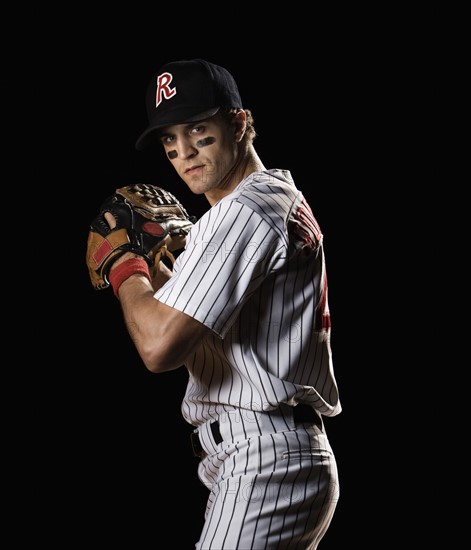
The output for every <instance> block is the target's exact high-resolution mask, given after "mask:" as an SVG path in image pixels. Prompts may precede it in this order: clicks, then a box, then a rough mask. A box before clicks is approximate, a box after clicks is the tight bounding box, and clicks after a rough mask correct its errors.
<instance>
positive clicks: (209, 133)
mask: <svg viewBox="0 0 471 550" xmlns="http://www.w3.org/2000/svg"><path fill="white" fill-rule="evenodd" d="M160 141H161V143H162V144H163V146H164V149H165V153H166V155H167V157H168V159H169V160H170V162H171V163H172V165H173V167H174V168H175V170H176V171H177V173H178V175H179V176H180V177H181V178H182V179H183V181H184V182H185V183H186V184H187V185H188V187H189V188H190V189H191V190H192V191H193V193H196V194H198V195H199V194H201V193H205V194H209V195H211V192H214V191H216V190H217V191H219V192H220V191H228V192H230V191H231V190H232V188H234V187H235V186H236V185H237V183H238V182H232V181H231V178H230V177H228V174H229V172H230V171H231V169H232V168H233V167H234V165H235V163H236V161H237V156H238V147H237V139H236V135H235V131H234V127H232V126H231V125H229V124H228V123H227V122H225V121H224V120H222V119H221V118H220V117H218V116H216V117H212V118H209V119H207V120H204V121H201V122H198V123H192V124H177V125H174V126H168V127H166V128H164V131H163V132H162V133H161V137H160Z"/></svg>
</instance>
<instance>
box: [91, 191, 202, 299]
mask: <svg viewBox="0 0 471 550" xmlns="http://www.w3.org/2000/svg"><path fill="white" fill-rule="evenodd" d="M106 212H110V213H111V214H112V216H113V217H114V219H115V221H116V226H115V227H113V228H111V227H110V225H109V224H108V222H107V220H106V219H105V213H106ZM195 221H196V220H195V218H194V217H190V216H189V215H188V213H187V211H186V210H185V208H184V207H183V205H182V204H181V203H180V201H179V200H178V199H177V198H176V197H175V196H174V195H172V193H169V192H168V191H166V190H165V189H162V188H161V187H157V186H155V185H148V184H145V183H135V184H133V185H128V186H126V187H121V188H119V189H116V191H115V192H114V193H113V194H112V195H111V196H110V197H108V199H106V201H105V202H104V203H103V204H102V205H101V208H100V213H99V215H98V216H97V217H96V218H95V219H94V220H93V221H92V223H91V225H90V231H89V234H88V242H87V258H86V260H87V266H88V271H89V274H90V279H91V282H92V285H93V287H94V288H95V289H96V290H102V289H105V288H108V287H109V286H110V282H109V279H108V273H109V271H110V268H111V266H112V265H113V263H114V262H115V261H116V260H117V259H118V258H119V257H120V256H122V255H123V254H124V253H126V252H134V253H135V254H138V255H140V256H142V257H143V258H144V259H145V260H146V262H147V263H148V264H149V266H152V265H153V264H154V258H153V252H155V250H158V248H159V245H160V246H163V242H164V241H165V239H166V237H167V236H171V237H172V236H185V235H187V234H188V232H189V231H190V229H191V228H192V226H193V223H194V222H195Z"/></svg>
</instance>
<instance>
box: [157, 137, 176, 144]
mask: <svg viewBox="0 0 471 550" xmlns="http://www.w3.org/2000/svg"><path fill="white" fill-rule="evenodd" d="M174 141H175V138H174V137H173V136H169V135H163V136H160V143H162V145H171V144H172V143H173V142H174Z"/></svg>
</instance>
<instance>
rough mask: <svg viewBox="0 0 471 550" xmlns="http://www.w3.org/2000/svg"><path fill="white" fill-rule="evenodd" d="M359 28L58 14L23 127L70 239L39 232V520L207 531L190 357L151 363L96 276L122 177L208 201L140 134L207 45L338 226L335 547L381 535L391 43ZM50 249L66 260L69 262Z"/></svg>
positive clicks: (70, 537)
mask: <svg viewBox="0 0 471 550" xmlns="http://www.w3.org/2000/svg"><path fill="white" fill-rule="evenodd" d="M122 15H124V14H122ZM242 19H243V18H242ZM123 20H125V17H123ZM108 23H109V22H108ZM141 23H142V22H141ZM241 24H242V21H241ZM280 25H281V23H280ZM344 25H345V22H344ZM146 27H147V26H146ZM346 28H348V27H346V26H343V27H342V28H341V29H337V28H336V26H335V24H333V23H330V24H327V26H326V27H323V26H322V25H321V24H320V23H319V22H318V23H317V24H316V25H315V26H314V28H313V29H306V30H305V31H306V32H303V37H302V40H301V39H299V38H298V39H288V38H287V36H286V31H285V28H284V27H283V26H281V27H279V28H277V29H273V28H268V27H266V28H265V27H264V28H263V29H260V28H258V29H252V32H251V33H248V32H245V34H243V36H241V35H239V34H238V33H237V32H236V30H235V29H229V28H228V29H226V31H227V32H224V31H222V30H221V29H219V33H220V35H218V36H214V34H212V32H209V33H208V29H205V31H204V32H203V34H204V37H201V36H200V34H201V33H202V29H201V28H200V27H198V28H195V29H192V28H191V27H190V28H189V29H188V28H187V29H186V30H185V31H184V32H183V30H181V29H173V30H172V31H169V30H167V31H166V33H165V35H162V33H161V30H160V29H159V28H158V26H156V27H155V28H154V27H153V26H152V25H151V24H150V23H149V22H148V27H147V28H146V29H145V30H144V28H143V29H142V32H140V31H139V30H138V29H139V25H137V26H136V27H133V28H129V27H127V26H126V25H125V23H120V26H119V27H113V26H112V25H111V23H109V24H107V22H106V21H105V19H103V20H100V24H97V25H94V24H93V23H92V22H87V23H85V24H84V25H83V26H82V27H80V29H79V30H77V29H76V28H75V27H74V30H73V31H72V30H71V28H67V27H62V28H60V29H58V30H56V32H55V33H54V34H53V40H52V42H51V43H50V44H49V46H48V47H45V48H44V49H42V50H41V52H40V54H38V55H37V58H36V57H35V63H34V65H35V67H34V71H33V72H32V73H33V74H34V75H35V74H36V71H37V72H38V73H40V75H41V76H40V79H39V82H40V83H41V84H40V85H39V86H38V87H37V95H36V98H38V97H39V98H41V106H42V108H41V109H40V110H39V111H38V112H37V113H36V118H35V121H36V124H35V131H36V135H35V138H34V140H33V139H31V140H30V141H28V142H27V143H25V144H23V145H24V146H25V148H26V147H30V146H32V148H33V149H34V148H35V147H36V150H37V151H38V152H39V153H40V154H39V155H38V156H39V157H40V158H39V159H38V162H37V171H38V172H37V173H38V174H40V175H41V178H42V180H43V181H46V182H47V188H48V189H49V191H48V193H50V195H49V197H46V198H47V199H50V200H46V201H45V202H47V203H48V206H47V207H48V208H51V216H50V217H49V219H48V221H47V222H45V223H44V226H45V228H47V231H48V233H47V234H48V237H47V239H48V240H49V244H53V245H54V246H53V247H52V248H53V250H51V247H49V251H48V258H47V259H45V258H44V255H43V254H42V252H41V250H42V249H41V246H40V243H38V245H37V247H36V248H37V250H38V252H37V253H38V255H39V256H40V257H41V258H42V262H38V263H37V273H36V274H35V280H36V281H38V282H37V285H38V287H37V288H38V291H37V294H38V298H39V304H40V305H38V311H39V313H38V316H37V318H35V319H34V321H33V322H34V332H35V333H37V334H38V335H40V336H41V337H42V338H41V342H42V343H41V344H40V345H39V346H38V347H36V348H35V350H34V351H35V355H36V357H38V358H39V357H40V358H41V361H39V359H38V362H41V364H42V366H41V367H39V366H37V367H35V365H34V363H28V369H27V370H26V372H25V373H24V380H27V381H26V382H25V383H24V385H23V386H22V390H21V393H22V395H21V399H22V401H23V402H26V401H27V400H28V403H29V404H30V405H31V403H34V406H33V407H32V408H33V410H32V412H31V414H30V415H29V418H28V428H29V430H28V433H29V436H28V437H29V440H28V447H29V446H31V447H30V451H31V453H30V454H31V455H32V460H31V461H30V462H29V463H28V467H27V468H26V469H25V472H28V474H30V475H28V474H27V473H25V478H24V479H27V480H28V481H27V482H25V481H23V483H25V484H26V485H29V487H28V489H30V490H31V491H30V492H31V493H34V494H35V499H37V500H38V501H40V502H41V505H42V506H43V510H44V506H46V504H45V502H46V500H47V502H48V504H47V506H46V509H47V513H46V517H47V520H44V518H43V520H42V521H41V522H40V523H39V524H37V525H35V530H36V533H37V535H38V537H39V536H41V538H44V539H45V541H46V542H47V541H49V542H51V541H56V540H57V541H60V542H61V543H64V547H67V545H68V543H70V545H72V544H78V545H79V546H81V547H88V546H89V545H92V544H93V545H95V544H98V545H101V546H106V547H114V546H117V545H118V544H120V543H123V544H124V545H125V547H127V548H136V549H141V548H142V549H147V548H182V549H186V548H188V549H190V548H193V546H194V544H195V542H196V541H197V539H198V534H199V530H200V528H201V526H202V522H203V513H204V507H205V502H206V497H207V492H206V489H205V488H204V487H203V486H202V485H201V483H200V482H199V480H198V479H197V471H196V470H197V460H196V459H195V458H194V457H193V456H192V455H191V452H190V447H189V440H188V434H189V433H190V431H191V427H189V426H188V425H187V424H186V423H185V422H184V420H183V419H182V417H181V415H180V403H181V399H182V397H183V393H184V389H185V385H186V372H185V371H184V369H180V370H178V371H174V372H170V373H166V374H162V375H153V374H150V373H149V372H148V371H147V370H146V369H145V367H144V366H143V364H142V362H141V361H140V358H139V357H138V355H137V353H136V352H135V350H134V348H133V346H132V343H131V341H130V339H129V337H128V335H127V332H126V329H125V327H124V323H123V321H122V317H121V312H120V308H119V304H118V302H117V301H116V299H115V298H114V296H113V295H112V292H111V291H103V292H95V291H93V289H92V287H91V284H90V281H89V278H88V272H87V268H86V264H85V250H86V239H87V234H88V224H89V222H90V221H91V219H92V218H93V217H94V216H95V215H96V213H97V209H98V208H99V205H100V204H101V202H102V201H103V199H104V198H106V197H107V196H108V195H109V194H110V193H111V192H112V191H113V190H114V189H115V188H116V187H119V186H122V185H127V184H129V183H134V182H138V181H142V182H146V183H154V184H156V185H161V186H162V187H166V188H168V189H169V190H171V191H172V192H174V193H175V194H176V195H177V196H178V198H180V200H181V201H182V202H183V203H184V204H185V206H186V207H187V209H188V210H189V211H190V213H192V214H195V215H201V214H202V213H203V212H204V211H205V210H206V209H207V208H208V205H207V204H206V200H205V199H204V197H194V196H192V195H191V193H190V192H189V191H188V190H187V188H186V186H185V185H184V184H183V183H182V182H181V181H180V180H178V179H177V178H176V176H175V175H174V174H173V171H172V170H173V169H172V168H171V166H170V163H168V161H166V160H165V159H164V157H163V153H162V151H160V150H154V151H152V150H150V151H148V150H146V151H143V152H138V151H136V150H135V148H134V143H135V141H136V139H137V137H138V136H139V134H140V132H141V131H142V130H143V129H144V128H145V126H146V124H147V120H146V112H145V104H144V95H145V89H146V87H147V84H148V82H149V80H150V78H151V77H152V76H153V75H154V74H155V72H156V70H157V69H158V68H159V66H160V65H162V64H163V63H166V62H168V61H171V60H175V59H183V58H194V57H203V58H206V59H208V60H210V61H212V62H215V63H218V64H221V65H224V66H225V67H226V68H227V69H229V70H230V71H231V72H232V74H233V75H234V77H235V79H236V81H237V82H238V84H239V89H240V92H241V96H242V99H243V102H244V105H245V107H246V108H250V109H251V110H252V112H253V114H254V117H255V126H256V129H257V131H258V134H259V135H258V137H257V139H256V141H255V148H256V150H257V152H258V153H259V155H260V157H261V159H262V161H263V163H264V164H265V166H266V167H267V168H285V169H289V170H290V171H291V173H292V175H293V177H294V179H295V182H296V184H297V186H298V188H300V189H301V190H302V191H303V193H304V194H305V195H306V197H307V198H308V200H309V202H310V204H311V207H312V209H313V211H314V214H315V216H316V218H317V220H318V222H319V224H320V226H321V228H322V230H323V233H324V239H325V241H324V242H325V252H326V260H327V270H328V277H329V302H330V309H331V314H332V323H333V333H332V346H333V352H334V362H335V369H336V375H337V379H338V383H339V388H340V392H341V400H342V404H343V409H344V410H343V412H342V413H341V415H339V416H338V417H336V418H334V419H327V420H326V426H327V430H328V433H329V436H330V439H331V442H332V445H333V448H334V451H335V452H336V456H337V460H338V466H339V472H340V483H341V486H340V491H341V497H340V501H339V504H338V507H337V511H336V513H335V516H334V519H333V521H332V524H331V527H330V529H329V531H328V533H327V534H326V536H325V538H324V540H323V542H322V544H321V548H322V550H331V549H336V550H338V549H340V548H345V547H347V546H349V545H350V542H354V541H356V540H359V541H361V546H362V547H363V548H367V547H368V548H370V547H371V548H376V547H377V546H375V543H374V542H373V540H374V537H373V534H372V533H371V524H372V523H373V522H376V524H378V522H381V521H383V520H384V521H387V520H386V519H385V517H384V515H385V513H384V512H383V508H382V505H381V504H380V502H381V499H382V496H384V494H383V495H382V493H383V490H381V489H379V486H378V484H377V482H375V480H374V476H375V475H376V474H375V473H374V472H376V470H377V468H378V465H375V466H374V465H373V463H374V458H373V457H374V442H375V438H376V437H377V438H379V437H380V434H379V433H378V434H377V433H375V432H371V430H369V428H368V426H369V424H368V421H366V422H365V416H367V414H368V413H367V411H368V410H370V409H371V407H372V406H373V404H372V403H371V395H370V393H369V389H371V387H372V386H373V387H374V386H375V385H377V384H378V379H377V378H376V375H375V374H374V372H375V369H376V368H377V367H378V368H380V365H377V357H378V356H375V352H376V351H377V348H378V347H379V344H378V343H375V342H374V336H372V333H371V326H370V320H371V317H372V316H374V314H375V311H376V310H383V309H384V300H385V298H384V296H383V295H382V294H381V292H380V291H381V289H378V286H380V287H381V285H378V280H380V279H381V278H382V277H383V276H384V269H385V268H384V266H383V265H381V260H380V258H379V257H377V256H375V250H376V244H375V241H376V238H377V233H378V226H379V221H380V219H381V218H382V212H381V209H379V210H378V208H375V209H372V208H371V207H370V204H371V200H372V195H373V200H374V195H375V194H374V191H373V193H372V191H371V187H370V186H371V183H372V176H373V172H374V170H375V167H376V166H377V163H378V162H379V159H378V156H379V155H380V153H379V148H378V142H377V139H378V133H377V126H378V125H379V121H378V120H377V118H376V109H377V102H376V101H377V100H376V99H374V97H375V96H377V95H378V94H381V93H382V92H381V88H382V86H383V85H384V82H383V81H382V80H381V79H379V80H378V78H376V77H374V75H376V76H379V74H378V72H375V71H378V68H377V60H378V58H377V55H376V54H375V53H374V52H373V51H372V50H371V49H369V45H368V44H366V43H364V40H363V38H362V36H361V34H358V35H357V34H355V33H353V32H352V31H351V30H348V32H347V33H345V29H346ZM319 29H321V31H322V32H320V33H318V34H316V32H315V31H319ZM311 30H312V33H313V35H312V39H310V38H309V36H310V31H311ZM238 31H239V33H240V29H238ZM372 75H373V76H372ZM34 143H36V145H35V146H34ZM58 197H63V198H61V199H58ZM53 205H54V206H53ZM52 212H54V213H53V214H52ZM51 241H52V243H51ZM32 254H35V251H34V250H33V251H32ZM51 263H52V264H53V265H55V266H58V265H60V270H61V271H62V272H63V273H66V276H65V277H64V276H62V275H60V274H58V275H57V277H56V276H55V275H52V273H53V272H54V269H51V267H50V264H51ZM51 278H53V279H54V280H53V281H52V282H51ZM40 280H41V281H42V280H44V281H45V284H44V285H42V286H41V287H39V281H40ZM39 289H40V290H39ZM380 323H381V321H380ZM376 330H379V331H380V330H381V327H380V326H379V327H378V326H376ZM26 351H30V350H26ZM39 388H41V390H40V391H39ZM376 389H377V388H376ZM377 395H378V393H376V397H375V398H374V399H378V397H377ZM31 396H33V397H31ZM373 408H374V407H373ZM368 431H370V433H368V434H367V433H366V432H368ZM24 437H26V435H25V436H24ZM372 442H373V443H372ZM367 444H368V445H369V446H370V452H369V453H365V452H364V447H365V446H366V445H367ZM371 447H372V448H373V453H371ZM22 460H24V457H23V458H22ZM366 503H367V504H366ZM375 503H378V505H377V506H376V505H375ZM365 504H366V506H365ZM373 515H374V517H375V520H372V516H373ZM58 523H59V524H60V525H61V531H60V532H59V531H58V530H57V529H56V528H55V526H56V525H57V524H58ZM168 540H171V541H173V542H172V543H166V544H165V543H164V542H163V541H168ZM370 543H371V544H372V546H370V545H369V544H370Z"/></svg>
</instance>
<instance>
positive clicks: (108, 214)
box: [105, 212, 116, 229]
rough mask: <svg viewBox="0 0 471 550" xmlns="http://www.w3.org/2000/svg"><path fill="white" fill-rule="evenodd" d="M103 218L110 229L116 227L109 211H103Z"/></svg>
mask: <svg viewBox="0 0 471 550" xmlns="http://www.w3.org/2000/svg"><path fill="white" fill-rule="evenodd" d="M105 220H106V221H107V222H108V225H109V226H110V229H114V228H115V227H116V219H115V217H114V216H113V214H112V213H111V212H105Z"/></svg>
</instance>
